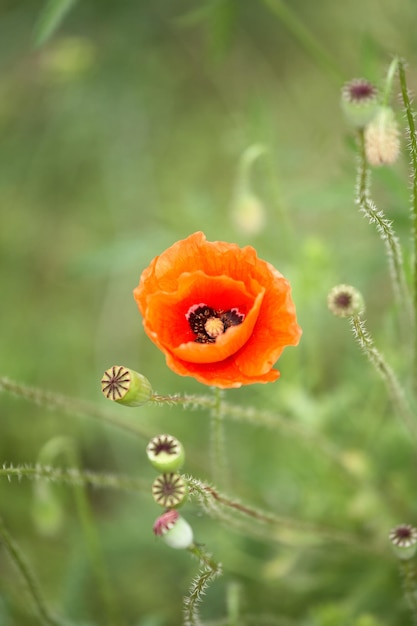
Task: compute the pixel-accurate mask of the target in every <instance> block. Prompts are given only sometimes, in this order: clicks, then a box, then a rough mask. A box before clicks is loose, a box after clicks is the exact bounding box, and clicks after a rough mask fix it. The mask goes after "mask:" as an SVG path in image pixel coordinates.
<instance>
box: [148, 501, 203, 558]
mask: <svg viewBox="0 0 417 626" xmlns="http://www.w3.org/2000/svg"><path fill="white" fill-rule="evenodd" d="M153 532H154V533H155V535H157V536H158V537H162V538H163V540H164V541H165V543H166V544H167V545H168V546H170V547H171V548H175V549H177V550H186V549H187V548H190V547H191V546H192V545H193V541H194V537H193V529H192V528H191V526H190V525H189V523H188V522H187V521H186V520H185V519H184V518H183V517H181V516H180V515H179V513H178V511H176V510H175V509H170V510H169V511H165V513H163V514H162V515H161V516H160V517H158V519H157V520H156V522H155V524H154V525H153Z"/></svg>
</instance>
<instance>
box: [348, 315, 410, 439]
mask: <svg viewBox="0 0 417 626" xmlns="http://www.w3.org/2000/svg"><path fill="white" fill-rule="evenodd" d="M350 323H351V327H352V331H353V335H354V337H355V339H356V340H357V342H358V343H359V345H360V347H361V348H362V350H363V352H364V354H366V356H367V357H368V359H369V361H370V362H371V363H372V365H373V366H374V367H375V369H376V371H377V372H378V374H379V376H381V378H382V380H383V381H384V383H385V386H386V388H387V391H388V394H389V396H390V398H391V402H392V404H393V406H394V408H395V410H396V412H397V414H398V416H399V417H400V419H401V420H402V422H403V424H404V426H405V428H406V430H407V431H408V432H409V433H410V434H411V436H412V437H414V438H415V439H417V424H416V420H415V416H414V415H413V413H412V412H411V409H410V407H409V405H408V403H407V401H406V398H405V395H404V391H403V389H402V387H401V385H400V383H399V381H398V379H397V377H396V375H395V374H394V371H393V370H392V368H391V367H390V366H389V365H388V363H387V362H386V361H385V359H384V357H383V356H382V354H381V353H380V352H379V351H378V350H377V348H376V347H375V346H374V342H373V339H372V337H371V335H370V334H369V332H368V330H367V328H366V324H365V322H364V320H363V319H361V317H360V316H359V315H354V316H353V317H351V318H350Z"/></svg>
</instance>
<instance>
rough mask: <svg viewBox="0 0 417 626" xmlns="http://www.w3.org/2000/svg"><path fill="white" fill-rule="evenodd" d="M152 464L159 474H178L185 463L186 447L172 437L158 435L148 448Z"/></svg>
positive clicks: (147, 452)
mask: <svg viewBox="0 0 417 626" xmlns="http://www.w3.org/2000/svg"><path fill="white" fill-rule="evenodd" d="M146 454H147V455H148V459H149V461H150V463H151V464H152V465H153V467H155V468H156V469H157V470H158V471H159V472H177V471H178V470H179V469H180V468H181V466H182V465H183V463H184V459H185V453H184V447H183V445H182V443H181V442H180V441H178V439H176V438H175V437H173V436H172V435H157V436H156V437H153V438H152V439H151V440H150V442H149V443H148V445H147V446H146Z"/></svg>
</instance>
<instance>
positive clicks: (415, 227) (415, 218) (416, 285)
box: [398, 60, 417, 384]
mask: <svg viewBox="0 0 417 626" xmlns="http://www.w3.org/2000/svg"><path fill="white" fill-rule="evenodd" d="M398 72H399V77H400V87H401V96H402V99H403V103H404V108H405V114H406V118H407V124H408V139H409V141H408V150H409V154H410V164H411V180H412V183H411V188H412V195H411V203H412V204H411V217H412V243H413V306H414V319H415V320H417V137H416V125H415V121H414V118H415V113H414V111H413V110H412V108H411V99H410V96H409V93H408V88H407V81H406V77H405V68H404V62H403V61H402V60H399V61H398ZM413 379H414V381H416V380H417V333H416V335H415V337H414V377H413ZM416 384H417V383H416Z"/></svg>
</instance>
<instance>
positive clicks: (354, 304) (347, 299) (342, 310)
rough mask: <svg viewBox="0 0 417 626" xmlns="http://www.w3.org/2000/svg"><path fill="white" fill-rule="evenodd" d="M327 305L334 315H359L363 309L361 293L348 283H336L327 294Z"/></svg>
mask: <svg viewBox="0 0 417 626" xmlns="http://www.w3.org/2000/svg"><path fill="white" fill-rule="evenodd" d="M327 306H328V308H329V310H330V311H331V312H332V313H333V315H336V317H352V316H353V315H361V314H362V313H363V312H364V310H365V304H364V301H363V298H362V295H361V294H360V293H359V291H358V290H357V289H355V288H354V287H351V286H350V285H336V287H333V289H332V290H331V291H330V292H329V295H328V296H327Z"/></svg>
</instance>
